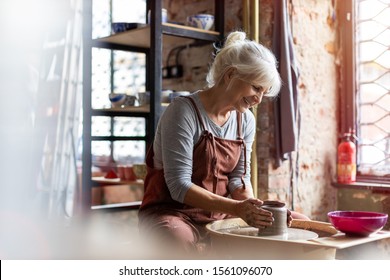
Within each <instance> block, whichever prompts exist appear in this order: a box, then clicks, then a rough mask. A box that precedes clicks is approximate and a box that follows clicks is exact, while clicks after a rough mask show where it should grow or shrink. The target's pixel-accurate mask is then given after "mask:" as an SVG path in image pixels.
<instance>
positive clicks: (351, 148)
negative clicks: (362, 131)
mask: <svg viewBox="0 0 390 280" xmlns="http://www.w3.org/2000/svg"><path fill="white" fill-rule="evenodd" d="M352 138H353V134H352V132H351V131H350V132H349V133H345V134H344V136H343V138H342V140H341V142H340V144H339V146H338V149H337V182H338V183H353V182H355V181H356V145H355V143H354V142H352Z"/></svg>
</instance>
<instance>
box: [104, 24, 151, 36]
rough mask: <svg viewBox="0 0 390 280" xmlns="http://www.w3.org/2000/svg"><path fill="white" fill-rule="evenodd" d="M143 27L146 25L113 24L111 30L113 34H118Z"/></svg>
mask: <svg viewBox="0 0 390 280" xmlns="http://www.w3.org/2000/svg"><path fill="white" fill-rule="evenodd" d="M143 26H145V24H142V23H137V22H113V23H112V24H111V30H112V33H114V34H116V33H120V32H125V31H128V30H131V29H135V28H138V27H143Z"/></svg>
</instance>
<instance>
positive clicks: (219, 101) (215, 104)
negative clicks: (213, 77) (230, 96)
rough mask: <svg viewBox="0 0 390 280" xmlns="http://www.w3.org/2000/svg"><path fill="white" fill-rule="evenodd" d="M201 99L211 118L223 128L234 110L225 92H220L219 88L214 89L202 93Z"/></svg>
mask: <svg viewBox="0 0 390 280" xmlns="http://www.w3.org/2000/svg"><path fill="white" fill-rule="evenodd" d="M199 99H200V101H201V102H202V104H203V107H204V109H205V111H206V113H207V115H208V116H209V118H210V119H211V120H212V121H213V122H214V123H215V124H217V125H219V126H223V125H224V124H225V123H226V122H227V120H228V119H229V117H230V112H231V110H232V107H231V105H230V104H229V102H228V100H227V98H226V96H224V92H222V91H220V90H219V89H218V87H212V88H209V89H206V90H204V91H201V92H200V93H199Z"/></svg>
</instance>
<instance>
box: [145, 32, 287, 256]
mask: <svg viewBox="0 0 390 280" xmlns="http://www.w3.org/2000/svg"><path fill="white" fill-rule="evenodd" d="M207 82H208V87H207V88H206V89H205V90H201V91H197V92H195V93H193V94H192V95H191V96H189V97H179V98H176V99H175V100H174V101H173V102H172V104H170V106H169V107H168V108H167V109H166V110H165V112H164V114H163V116H162V117H161V119H160V122H159V124H158V127H157V132H156V136H155V140H154V143H153V147H152V149H150V150H149V152H148V155H147V159H146V163H147V165H148V174H147V176H146V179H145V195H144V199H143V201H142V205H141V207H140V211H139V225H140V230H141V232H142V234H143V236H145V234H153V235H154V236H155V237H158V240H160V241H161V240H163V242H160V244H164V245H167V247H169V246H170V248H172V249H173V248H176V249H183V250H184V251H186V252H191V251H199V248H202V246H200V245H199V244H207V233H206V231H205V229H204V225H205V224H207V223H209V222H211V221H214V220H219V219H224V218H226V217H228V216H236V217H240V218H242V219H243V220H244V221H246V222H247V223H248V224H249V225H251V226H253V227H256V228H264V227H266V226H269V225H271V223H272V220H273V218H272V214H271V213H270V212H268V211H265V210H262V209H261V208H260V207H259V206H260V205H262V204H263V201H261V200H259V199H256V198H254V197H253V191H252V186H251V181H250V155H251V146H252V143H253V141H254V136H255V131H256V127H255V119H254V115H253V113H252V112H251V111H250V110H248V109H249V108H251V107H252V106H254V105H257V104H259V103H260V102H261V100H262V98H263V96H267V97H274V96H276V95H277V94H278V92H279V90H280V88H281V80H280V77H279V74H278V71H277V62H276V59H275V57H274V55H273V54H272V53H271V52H270V51H269V50H268V49H266V48H265V47H263V46H262V45H260V44H258V43H256V42H253V41H250V40H248V39H246V35H245V33H243V32H239V31H236V32H232V33H231V34H229V35H228V37H227V39H226V42H225V45H224V47H223V48H222V49H217V54H216V56H215V58H214V62H213V64H212V65H211V68H210V71H209V73H208V75H207ZM289 214H291V213H290V212H289ZM286 222H288V223H290V222H291V215H289V218H288V221H286ZM172 242H173V244H175V246H171V245H172ZM177 244H180V246H176V245H177Z"/></svg>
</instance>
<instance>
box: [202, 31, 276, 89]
mask: <svg viewBox="0 0 390 280" xmlns="http://www.w3.org/2000/svg"><path fill="white" fill-rule="evenodd" d="M231 68H234V69H235V70H236V71H234V75H235V76H234V78H238V79H241V80H243V81H246V82H248V83H251V84H254V85H259V86H262V87H263V88H267V89H268V88H269V91H268V92H267V93H265V94H264V96H268V97H274V96H277V95H278V93H279V91H280V88H281V86H282V81H281V79H280V75H279V72H278V69H277V61H276V58H275V56H274V54H273V53H272V52H271V51H270V50H269V49H267V48H266V47H264V46H263V45H261V44H259V43H256V42H255V41H251V40H249V39H246V34H245V32H242V31H234V32H232V33H230V34H229V35H228V36H227V38H226V41H225V44H224V46H223V47H222V48H217V47H216V55H215V58H214V61H213V63H212V65H211V67H210V70H209V73H208V74H207V77H206V80H207V84H208V87H209V88H211V87H213V86H214V85H218V84H219V83H220V82H221V81H222V79H223V76H224V74H225V73H226V72H227V71H228V70H229V69H231Z"/></svg>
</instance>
